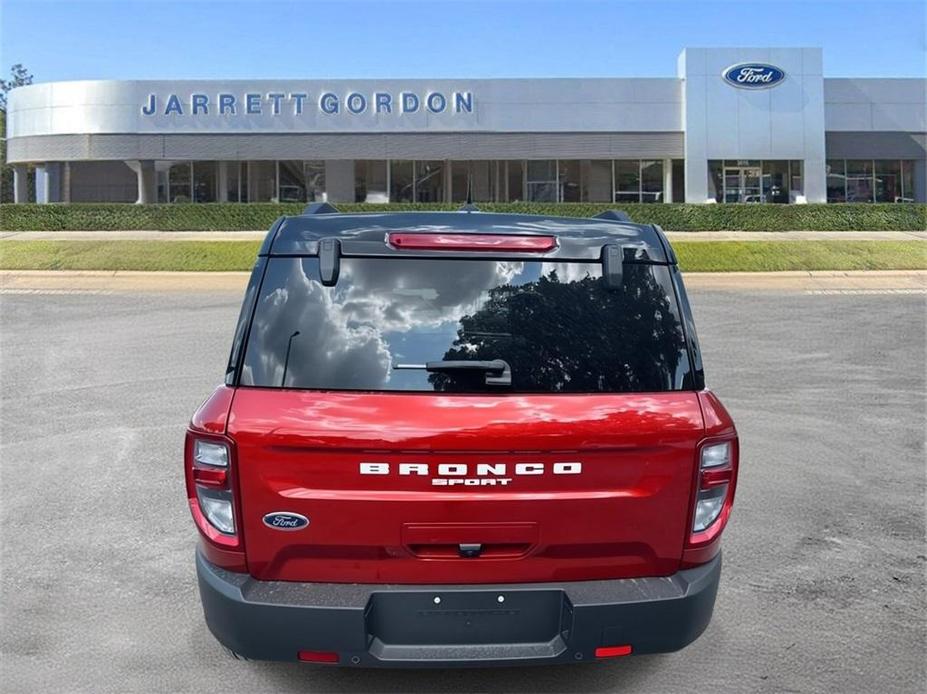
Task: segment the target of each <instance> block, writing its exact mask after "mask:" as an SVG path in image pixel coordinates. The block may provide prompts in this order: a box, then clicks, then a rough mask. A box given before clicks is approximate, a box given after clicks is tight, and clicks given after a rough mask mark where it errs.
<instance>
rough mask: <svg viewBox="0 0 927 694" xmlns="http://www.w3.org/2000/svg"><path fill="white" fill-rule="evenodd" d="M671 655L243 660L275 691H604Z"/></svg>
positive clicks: (645, 673) (628, 683) (640, 678)
mask: <svg viewBox="0 0 927 694" xmlns="http://www.w3.org/2000/svg"><path fill="white" fill-rule="evenodd" d="M664 658H666V656H638V657H632V658H626V659H620V660H614V661H608V662H601V663H583V664H577V665H557V666H550V667H528V668H455V669H447V670H440V669H439V670H434V669H420V670H376V669H368V670H360V669H358V670H350V669H345V668H329V667H324V666H317V665H306V664H303V663H294V664H289V663H242V664H241V665H242V666H247V667H250V668H254V670H255V671H254V672H253V674H254V675H255V676H256V677H258V678H260V679H261V680H263V681H265V682H266V683H267V684H268V689H271V690H274V691H287V692H290V691H301V692H311V691H325V692H403V691H429V692H474V691H479V692H600V691H619V690H623V689H626V688H637V687H635V685H637V686H640V685H642V684H643V683H644V682H646V681H647V679H648V678H649V676H650V675H651V674H652V673H655V672H657V671H659V670H660V665H661V660H663V659H664Z"/></svg>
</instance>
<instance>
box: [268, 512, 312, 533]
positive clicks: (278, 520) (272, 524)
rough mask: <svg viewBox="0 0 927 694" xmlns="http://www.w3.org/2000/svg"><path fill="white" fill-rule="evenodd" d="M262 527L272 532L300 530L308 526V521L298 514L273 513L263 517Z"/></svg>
mask: <svg viewBox="0 0 927 694" xmlns="http://www.w3.org/2000/svg"><path fill="white" fill-rule="evenodd" d="M264 525H266V526H267V527H269V528H273V529H274V530H302V529H303V528H305V527H306V526H307V525H309V519H308V518H306V517H305V516H301V515H299V514H298V513H290V512H289V511H275V512H274V513H268V514H267V515H266V516H264Z"/></svg>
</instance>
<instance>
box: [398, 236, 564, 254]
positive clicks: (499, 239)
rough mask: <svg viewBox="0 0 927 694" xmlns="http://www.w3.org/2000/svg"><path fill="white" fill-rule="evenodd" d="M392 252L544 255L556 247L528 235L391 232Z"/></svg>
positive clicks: (547, 240)
mask: <svg viewBox="0 0 927 694" xmlns="http://www.w3.org/2000/svg"><path fill="white" fill-rule="evenodd" d="M388 239H389V243H390V245H391V246H394V247H395V248H401V249H405V250H420V251H483V252H488V251H510V252H520V253H547V252H548V251H552V250H554V249H555V248H556V247H557V239H556V238H555V237H553V236H531V235H528V234H524V235H521V236H519V235H516V234H419V233H404V232H393V233H391V234H389V236H388Z"/></svg>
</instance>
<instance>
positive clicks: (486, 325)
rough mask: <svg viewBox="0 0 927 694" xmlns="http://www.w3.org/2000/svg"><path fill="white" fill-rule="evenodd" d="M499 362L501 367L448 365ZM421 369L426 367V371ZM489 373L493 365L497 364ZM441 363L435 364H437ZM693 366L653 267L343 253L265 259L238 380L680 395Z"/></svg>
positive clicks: (664, 283) (666, 277)
mask: <svg viewBox="0 0 927 694" xmlns="http://www.w3.org/2000/svg"><path fill="white" fill-rule="evenodd" d="M494 360H503V361H504V362H505V363H506V364H507V365H508V367H509V369H510V384H503V385H499V384H498V383H496V384H487V383H486V381H487V380H490V379H488V378H487V376H499V375H500V373H499V372H498V371H493V372H489V371H486V370H480V369H476V370H472V369H461V368H459V367H458V368H453V367H452V366H450V367H448V366H447V365H446V362H449V361H451V362H459V361H494ZM429 362H430V363H431V366H432V367H435V369H433V370H432V369H429V370H426V368H424V367H425V365H426V364H428V363H429ZM494 363H495V364H498V361H495V362H494ZM436 364H437V366H435V365H436ZM689 377H690V366H689V360H688V356H687V352H686V349H685V341H684V336H683V330H682V325H681V322H680V316H679V312H678V310H677V306H676V300H675V296H674V293H673V289H672V284H671V280H670V274H669V268H668V267H666V266H662V265H644V264H626V265H625V266H624V281H623V283H622V286H621V287H620V288H617V289H609V288H607V287H606V286H605V283H604V280H603V279H602V266H601V264H600V263H550V262H540V261H497V260H465V259H427V260H425V259H409V258H406V259H396V258H389V259H383V258H342V259H341V273H340V276H339V279H338V283H337V285H336V286H334V287H324V286H322V284H321V283H320V281H319V261H318V258H311V257H304V258H293V257H286V258H283V257H278V258H271V259H270V260H269V262H268V266H267V272H266V275H265V276H264V281H263V284H262V286H261V292H260V296H259V297H258V300H257V304H256V306H255V311H254V318H253V320H252V325H251V331H250V335H249V338H248V344H247V348H246V351H245V357H244V364H243V368H242V373H241V381H240V382H241V385H244V386H261V387H271V388H281V387H285V388H305V389H320V390H368V391H426V392H434V391H440V392H458V393H463V392H489V393H500V394H503V393H511V392H525V393H621V392H647V391H666V390H678V389H681V388H683V387H688V385H687V384H688V383H689V380H688V379H689Z"/></svg>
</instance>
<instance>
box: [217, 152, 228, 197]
mask: <svg viewBox="0 0 927 694" xmlns="http://www.w3.org/2000/svg"><path fill="white" fill-rule="evenodd" d="M216 180H217V185H218V186H219V191H218V193H219V195H217V196H216V199H217V200H218V201H219V202H228V201H229V163H228V162H227V161H220V162H218V174H217V176H216Z"/></svg>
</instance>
